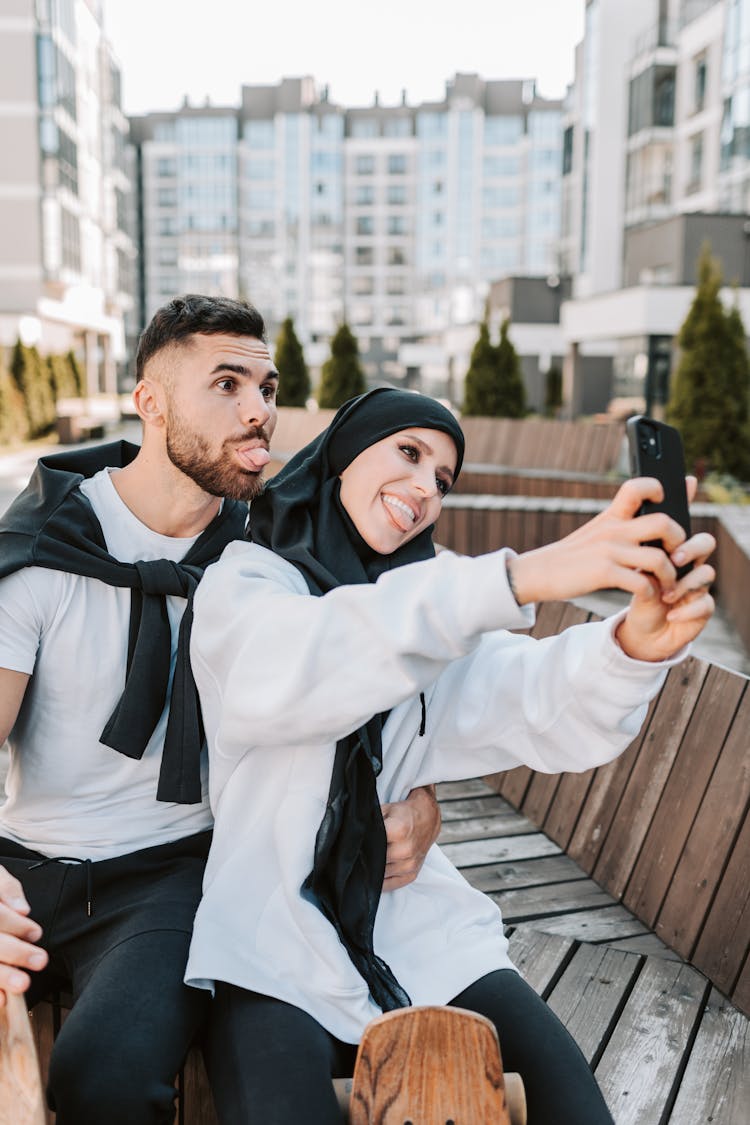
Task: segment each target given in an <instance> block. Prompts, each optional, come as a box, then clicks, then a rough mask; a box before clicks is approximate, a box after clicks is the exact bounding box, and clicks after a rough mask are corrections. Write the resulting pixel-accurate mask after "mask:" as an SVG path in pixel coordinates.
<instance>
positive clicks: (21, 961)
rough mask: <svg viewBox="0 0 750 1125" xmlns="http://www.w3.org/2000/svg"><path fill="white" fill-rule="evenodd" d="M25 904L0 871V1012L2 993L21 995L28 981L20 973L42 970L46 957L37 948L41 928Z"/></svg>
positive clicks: (15, 881)
mask: <svg viewBox="0 0 750 1125" xmlns="http://www.w3.org/2000/svg"><path fill="white" fill-rule="evenodd" d="M28 913H29V904H28V902H27V901H26V896H25V895H24V893H23V887H22V886H21V884H20V883H19V881H18V879H16V878H14V877H13V875H11V874H10V873H9V872H8V871H6V870H5V868H4V867H0V1008H2V1007H3V1006H4V1005H5V993H6V992H15V993H21V992H25V991H26V989H27V988H28V987H29V985H30V984H31V978H30V977H29V975H28V973H25V972H23V969H36V970H39V969H43V968H44V966H45V965H46V964H47V960H48V957H47V954H46V952H45V950H43V949H41V948H40V947H39V946H38V945H35V944H33V943H34V942H37V941H39V938H40V937H41V936H42V928H41V926H39V925H38V924H37V923H36V922H35V921H34V920H33V919H32V918H29V917H28Z"/></svg>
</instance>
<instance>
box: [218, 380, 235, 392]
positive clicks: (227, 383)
mask: <svg viewBox="0 0 750 1125" xmlns="http://www.w3.org/2000/svg"><path fill="white" fill-rule="evenodd" d="M216 386H217V387H218V388H219V390H220V391H233V390H234V379H219V381H218V383H217V384H216Z"/></svg>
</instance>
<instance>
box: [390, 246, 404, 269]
mask: <svg viewBox="0 0 750 1125" xmlns="http://www.w3.org/2000/svg"><path fill="white" fill-rule="evenodd" d="M387 262H388V265H389V266H405V265H407V261H406V251H405V250H404V249H403V248H402V247H401V246H389V247H388V257H387Z"/></svg>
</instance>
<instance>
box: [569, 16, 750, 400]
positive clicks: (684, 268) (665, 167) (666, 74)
mask: <svg viewBox="0 0 750 1125" xmlns="http://www.w3.org/2000/svg"><path fill="white" fill-rule="evenodd" d="M585 29H586V30H585V38H584V42H583V44H582V46H581V48H580V49H579V52H578V55H577V60H578V67H577V70H576V79H575V83H574V86H573V88H572V89H571V91H570V92H569V96H568V99H567V101H566V119H565V128H566V133H565V141H564V149H565V153H566V154H568V153H570V159H568V160H566V161H565V163H564V168H563V173H564V174H563V199H564V208H563V231H562V242H561V249H562V250H563V251H564V255H565V269H566V272H567V271H568V270H569V271H570V272H571V273H572V276H573V292H572V299H571V300H570V301H569V302H567V303H565V304H564V305H563V307H562V311H561V319H562V328H563V335H564V337H565V340H566V347H567V359H566V365H565V374H566V380H565V392H566V401H567V405H568V410H569V412H570V413H573V414H575V413H578V412H579V411H580V410H581V409H582V408H583V403H584V400H585V399H589V400H590V399H591V398H592V387H591V386H590V385H589V383H590V379H589V378H588V377H587V372H586V368H587V365H589V366H590V365H591V357H593V356H598V357H599V359H600V360H601V359H602V358H603V357H607V356H609V357H610V360H611V366H610V370H609V372H608V374H605V373H604V372H603V370H602V368H601V364H600V365H599V367H598V370H597V373H596V376H595V378H596V379H597V380H598V394H596V395H594V396H593V397H598V398H599V399H600V400H601V401H602V402H606V401H610V403H612V404H613V406H614V408H615V409H616V408H617V407H618V404H620V405H621V407H622V409H623V410H625V409H630V408H632V407H633V406H636V407H637V408H643V406H644V404H645V405H646V407H647V408H648V409H657V410H658V409H659V407H660V406H661V405H662V404H663V403H664V402H665V401H666V398H667V397H668V392H669V380H670V374H671V371H672V369H673V367H674V359H675V337H676V335H677V333H678V332H679V329H680V326H681V324H682V322H683V320H684V318H685V316H686V315H687V311H688V309H689V307H690V303H691V301H692V297H693V293H694V283H695V266H696V261H697V256H698V253H699V252H700V248H701V245H702V244H703V242H705V241H708V242H709V243H710V244H711V247H712V251H713V253H714V254H715V255H716V256H717V257H718V258H719V260H720V262H721V264H722V268H723V273H724V277H725V279H726V281H727V283H728V284H729V283H738V285H739V288H738V290H737V292H736V295H733V294H730V293H727V294H725V298H726V300H737V301H738V302H739V306H740V311H741V313H742V316H743V319H744V321H745V323H746V324H748V323H750V288H748V286H750V254H749V253H748V251H750V223H749V222H748V220H749V219H750V215H748V211H749V210H750V143H748V137H750V0H643V2H641V0H637V2H636V3H633V4H628V5H622V4H619V3H618V0H587V4H586V24H585ZM614 29H617V35H616V36H615V35H614ZM592 75H594V78H593V79H592ZM601 75H606V76H607V85H608V87H609V88H614V87H617V90H619V94H618V93H617V92H616V91H615V92H614V94H613V98H612V103H611V104H610V111H611V108H612V104H614V103H615V102H617V103H618V104H619V106H620V108H619V110H618V111H617V112H616V113H614V114H613V113H612V112H610V113H609V116H607V107H606V106H605V105H602V104H601V103H600V106H599V109H598V111H597V113H596V114H594V115H593V116H591V117H589V116H587V110H586V105H587V93H586V91H587V90H589V88H590V87H591V86H592V84H593V85H594V86H597V84H598V83H599V81H600V80H599V79H598V78H597V76H601ZM618 76H619V81H617V79H618ZM592 123H593V124H592ZM602 132H605V133H606V134H607V139H606V148H607V152H608V156H607V160H606V170H605V169H601V168H600V169H599V173H598V178H597V174H595V173H596V169H597V166H598V165H597V159H598V158H597V153H598V151H599V145H600V137H601V134H602ZM618 154H619V155H618ZM602 196H604V202H602V200H601V197H602ZM614 198H618V199H619V201H620V202H619V204H618V209H617V211H614V210H613V209H612V200H613V199H614ZM607 208H609V211H607ZM605 216H606V218H605ZM594 246H595V247H597V248H598V249H597V262H598V264H596V265H595V266H594V268H591V267H592V263H593V262H594V261H595V259H594V258H592V257H591V256H590V255H589V251H588V249H587V247H594Z"/></svg>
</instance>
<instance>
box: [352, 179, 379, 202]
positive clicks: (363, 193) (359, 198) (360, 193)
mask: <svg viewBox="0 0 750 1125" xmlns="http://www.w3.org/2000/svg"><path fill="white" fill-rule="evenodd" d="M354 202H355V203H356V204H357V206H358V207H367V206H369V205H370V204H371V203H374V202H375V188H374V187H373V186H372V184H358V185H357V187H356V188H355V189H354Z"/></svg>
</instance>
